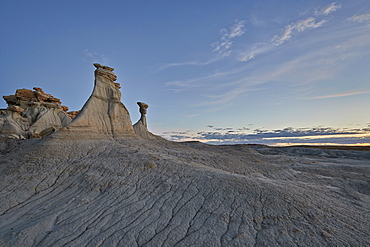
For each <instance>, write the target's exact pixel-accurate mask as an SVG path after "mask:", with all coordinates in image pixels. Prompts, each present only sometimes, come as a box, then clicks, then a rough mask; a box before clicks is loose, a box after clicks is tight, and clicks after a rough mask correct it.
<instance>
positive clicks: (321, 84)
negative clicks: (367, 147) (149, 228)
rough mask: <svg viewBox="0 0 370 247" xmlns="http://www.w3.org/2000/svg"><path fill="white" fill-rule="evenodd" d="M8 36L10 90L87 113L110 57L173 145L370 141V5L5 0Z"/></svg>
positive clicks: (3, 69)
mask: <svg viewBox="0 0 370 247" xmlns="http://www.w3.org/2000/svg"><path fill="white" fill-rule="evenodd" d="M0 30H1V33H2V37H1V39H0V47H1V49H0V73H1V76H2V77H1V83H0V92H1V95H10V94H14V92H15V90H16V89H17V88H29V89H31V88H33V87H34V86H37V87H41V88H43V89H44V91H45V92H46V93H50V94H52V95H53V96H55V97H57V98H60V99H61V100H62V102H63V104H65V105H67V106H68V107H69V108H70V109H71V110H79V109H80V108H81V107H82V106H83V104H84V102H85V101H86V100H87V98H88V97H89V95H90V94H91V91H92V88H93V71H94V67H93V66H92V63H94V62H99V63H102V64H105V65H109V66H111V67H114V68H115V72H116V74H117V76H118V80H117V82H119V83H121V86H122V88H121V91H122V101H123V103H124V104H125V105H126V106H127V108H128V109H129V111H130V114H131V119H132V121H133V123H135V122H136V121H137V120H138V119H139V112H138V107H137V105H136V102H137V101H143V102H146V103H148V104H149V105H150V107H149V109H148V124H149V128H150V130H151V131H152V132H154V133H156V134H159V135H163V136H164V137H166V138H168V139H171V140H178V141H183V140H201V141H205V142H208V143H214V144H219V143H265V144H271V145H274V144H275V145H276V144H278V145H287V144H294V143H314V144H320V143H329V144H361V143H370V127H369V126H370V111H369V106H370V79H369V78H370V70H369V64H370V1H368V0H354V1H314V0H313V1H307V0H306V1H300V0H284V1H283V0H270V1H268V0H266V1H241V0H239V1H238V0H233V1H217V0H213V1H206V0H204V1H195V0H194V1H193V0H189V1H173V0H171V1H170V0H168V1H167V0H166V1H93V0H90V1H68V0H66V1H37V0H35V1H18V0H12V1H10V0H3V1H2V3H1V9H0ZM5 107H6V103H5V101H2V102H0V108H5Z"/></svg>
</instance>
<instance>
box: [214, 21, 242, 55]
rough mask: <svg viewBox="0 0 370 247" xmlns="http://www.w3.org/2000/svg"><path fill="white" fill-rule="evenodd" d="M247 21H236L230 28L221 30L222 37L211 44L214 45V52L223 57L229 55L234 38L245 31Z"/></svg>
mask: <svg viewBox="0 0 370 247" xmlns="http://www.w3.org/2000/svg"><path fill="white" fill-rule="evenodd" d="M244 27H245V21H243V20H242V21H236V23H235V24H234V25H233V26H231V27H230V28H228V29H226V28H224V29H222V30H221V34H222V36H221V38H220V40H219V41H216V42H214V43H212V44H211V47H213V50H212V51H213V52H217V53H218V54H220V55H221V57H227V56H229V55H230V53H231V50H230V48H231V46H232V44H233V41H232V40H233V39H234V38H236V37H238V36H242V35H243V34H244V33H245V30H246V29H245V28H244Z"/></svg>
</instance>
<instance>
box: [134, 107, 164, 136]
mask: <svg viewBox="0 0 370 247" xmlns="http://www.w3.org/2000/svg"><path fill="white" fill-rule="evenodd" d="M137 104H138V106H139V107H140V109H139V112H140V113H141V117H140V119H139V121H137V123H136V124H134V130H135V133H136V134H137V135H138V136H140V137H141V138H144V139H147V140H164V139H163V138H162V137H160V136H157V135H154V134H153V133H151V132H149V130H148V125H147V122H146V113H147V109H148V107H149V105H148V104H146V103H143V102H137Z"/></svg>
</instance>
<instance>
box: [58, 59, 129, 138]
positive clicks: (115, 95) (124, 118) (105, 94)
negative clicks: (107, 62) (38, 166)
mask: <svg viewBox="0 0 370 247" xmlns="http://www.w3.org/2000/svg"><path fill="white" fill-rule="evenodd" d="M94 66H95V67H96V70H95V85H94V90H93V92H92V94H91V96H90V98H89V99H88V101H87V102H86V103H85V105H84V106H83V108H82V110H81V111H80V113H79V114H78V115H77V117H76V118H75V119H74V120H73V121H72V123H71V124H70V125H68V126H67V128H66V129H64V130H63V132H65V131H72V132H73V134H74V135H82V136H91V135H92V134H93V135H95V136H96V135H104V136H108V137H113V138H115V139H119V138H124V137H136V134H135V132H134V129H133V127H132V122H131V119H130V114H129V112H128V110H127V109H126V107H125V106H124V105H123V103H122V102H121V92H120V90H119V89H120V84H119V83H115V82H114V81H116V79H117V76H116V75H115V74H114V73H113V70H114V69H113V68H111V67H108V66H104V65H101V64H98V63H94Z"/></svg>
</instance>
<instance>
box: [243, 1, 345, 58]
mask: <svg viewBox="0 0 370 247" xmlns="http://www.w3.org/2000/svg"><path fill="white" fill-rule="evenodd" d="M340 8H341V5H339V4H337V3H336V2H333V3H331V4H330V5H328V6H325V7H323V8H320V9H318V10H316V11H315V12H314V16H310V17H307V18H304V19H300V20H298V21H296V22H294V23H291V24H289V25H286V26H285V27H284V28H283V30H282V32H281V33H280V34H276V35H274V36H273V38H272V39H271V40H270V41H267V42H259V43H256V44H255V45H254V46H253V47H252V48H251V49H250V50H249V51H247V52H241V53H240V56H239V59H238V61H239V62H246V61H249V60H251V59H254V58H256V56H257V55H260V54H263V53H266V52H269V51H271V50H273V49H274V48H275V47H276V46H280V45H282V44H284V43H285V42H287V41H289V40H290V39H291V38H292V37H293V35H294V34H295V33H299V32H304V31H307V30H311V29H316V28H319V27H321V26H323V25H324V24H325V23H327V22H328V21H329V19H328V18H323V17H322V16H327V15H329V14H330V13H332V12H334V11H337V10H338V9H340ZM307 13H308V11H307Z"/></svg>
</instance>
